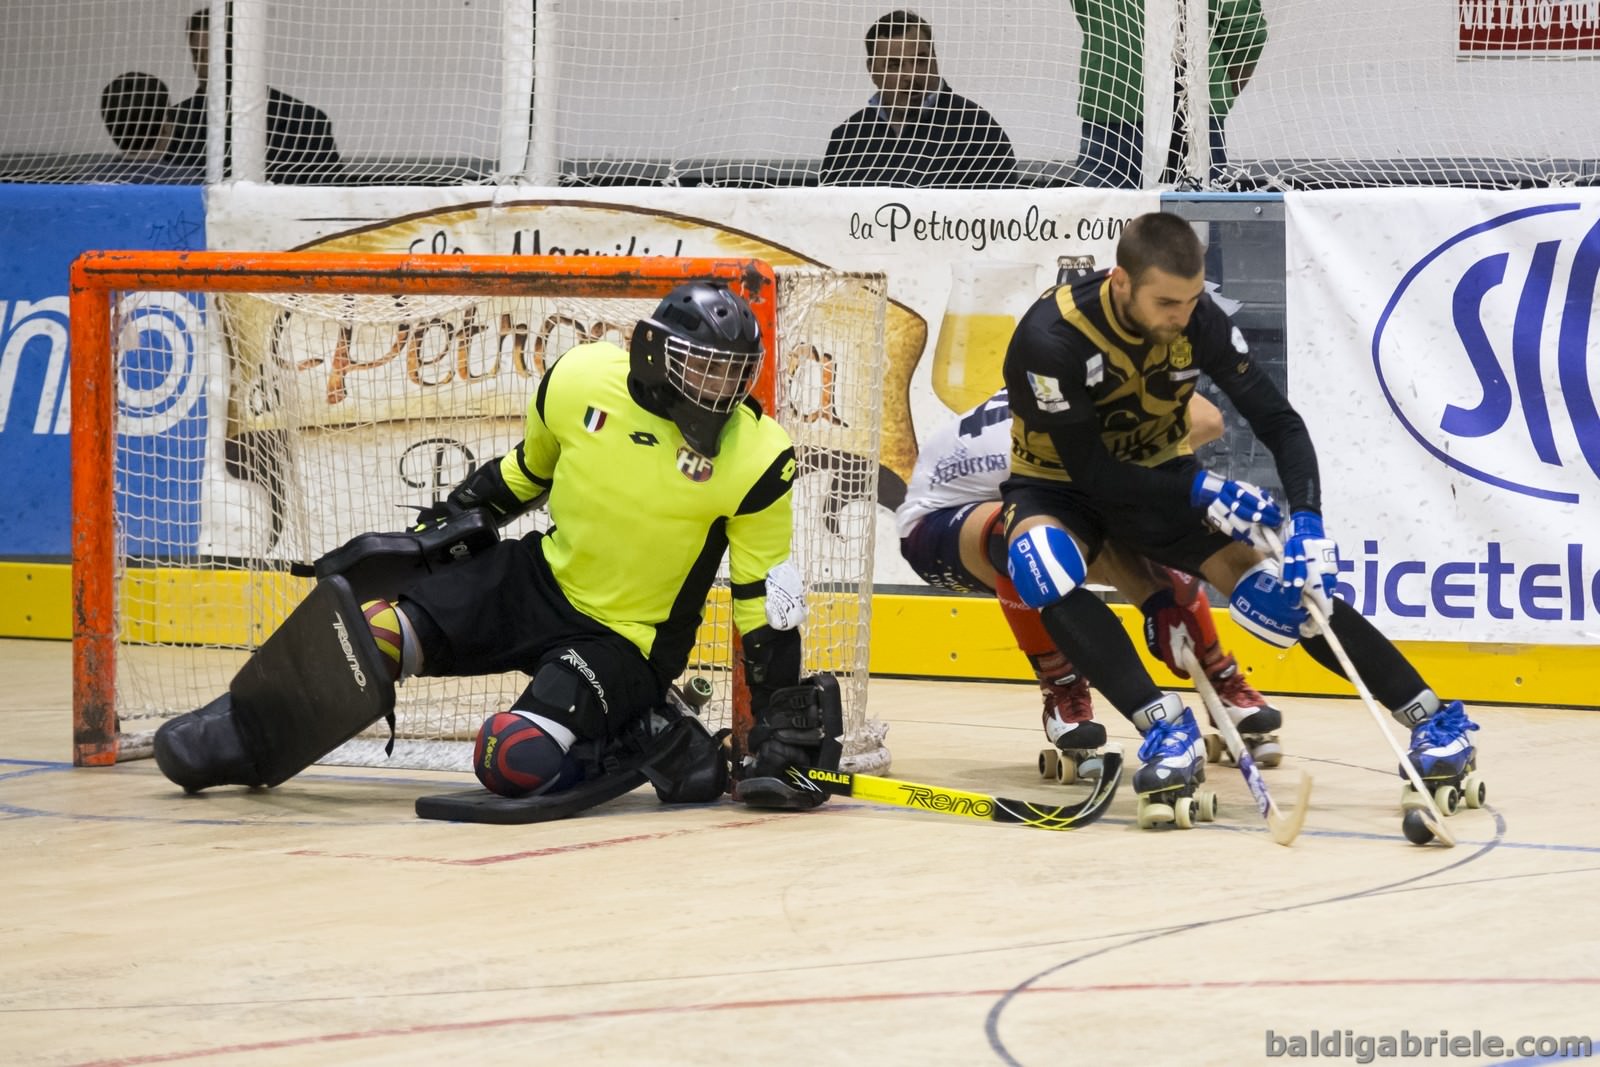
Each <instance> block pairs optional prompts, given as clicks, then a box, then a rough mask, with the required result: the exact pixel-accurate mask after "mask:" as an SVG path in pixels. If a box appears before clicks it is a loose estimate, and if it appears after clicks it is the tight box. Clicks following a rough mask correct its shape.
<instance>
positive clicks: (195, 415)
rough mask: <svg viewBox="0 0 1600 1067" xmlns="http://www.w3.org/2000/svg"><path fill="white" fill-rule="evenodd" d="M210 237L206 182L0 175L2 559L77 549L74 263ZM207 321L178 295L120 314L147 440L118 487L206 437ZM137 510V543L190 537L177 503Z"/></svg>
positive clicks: (137, 423)
mask: <svg viewBox="0 0 1600 1067" xmlns="http://www.w3.org/2000/svg"><path fill="white" fill-rule="evenodd" d="M204 247H205V214H204V206H203V202H202V194H201V190H200V189H199V188H198V187H179V186H132V185H78V186H64V185H0V478H3V479H4V481H3V483H0V493H3V496H4V499H5V501H6V506H5V507H3V508H0V556H9V557H41V556H42V557H65V556H67V555H69V554H70V553H71V515H70V508H69V499H68V498H69V496H70V494H69V492H68V487H69V484H70V480H69V473H70V471H71V453H70V449H69V446H68V441H69V434H70V433H71V431H72V420H71V398H70V391H69V387H68V377H69V372H68V366H69V353H68V346H67V332H68V331H67V268H68V267H69V266H70V265H71V263H72V261H73V260H74V259H76V258H77V256H78V255H79V254H80V253H82V252H84V251H87V250H89V249H95V248H154V249H197V248H204ZM199 325H200V312H199V309H198V308H196V307H195V306H194V305H193V304H191V303H190V302H189V301H188V300H187V299H185V298H183V297H182V296H180V295H178V294H169V295H167V296H165V297H163V298H160V299H157V300H155V301H153V302H151V303H150V304H149V305H147V306H146V307H145V308H142V309H141V310H140V312H139V314H138V315H137V316H131V315H130V316H129V318H128V319H127V320H125V322H124V328H125V329H126V330H128V331H132V334H131V335H137V340H136V341H135V342H134V343H132V344H131V345H130V346H129V347H130V350H132V351H133V352H134V353H136V354H135V355H134V356H132V357H131V359H130V361H129V362H128V363H127V364H126V365H125V366H124V367H123V368H121V372H122V373H121V374H120V376H119V379H118V390H117V399H118V403H119V404H122V405H123V406H124V411H125V414H128V415H131V416H132V417H133V422H132V423H131V425H132V426H134V427H135V428H136V429H137V431H138V433H139V434H140V435H141V437H143V438H145V440H144V441H143V443H142V446H141V447H140V448H139V449H137V450H136V451H137V454H138V460H137V463H136V464H135V465H134V467H133V468H132V469H131V472H130V478H129V480H128V481H127V482H126V483H125V484H122V485H119V487H118V490H119V492H122V493H124V494H125V495H126V494H131V495H132V496H134V497H137V496H138V495H139V494H140V484H139V483H140V480H141V479H145V478H151V477H162V476H163V474H164V473H165V472H166V464H167V463H169V462H181V461H182V460H179V459H177V457H180V456H184V455H189V456H193V455H194V450H193V448H192V447H187V446H185V445H184V444H183V443H182V442H184V441H190V442H192V441H194V440H197V439H198V438H199V437H200V436H202V435H203V434H204V425H203V424H204V420H205V406H204V404H205V401H204V397H203V392H204V390H205V388H206V377H207V376H206V369H205V367H204V366H203V365H202V364H203V346H201V345H199V344H197V343H196V338H198V337H199V336H200V330H199ZM131 335H130V336H131ZM193 461H194V460H190V462H193ZM196 508H198V500H195V501H191V509H196ZM128 510H129V513H130V514H132V515H134V516H135V518H134V520H133V522H131V523H130V529H129V536H130V537H132V538H134V539H135V540H136V541H137V542H138V544H136V545H135V546H134V548H135V550H136V551H143V550H146V549H147V548H149V547H150V546H151V545H152V544H153V543H154V542H157V541H167V540H171V539H172V538H173V537H174V536H181V535H178V534H176V533H175V529H176V527H174V526H171V525H168V524H171V523H177V524H178V525H184V524H183V523H182V522H181V520H179V519H178V518H177V516H175V515H173V514H170V513H169V514H165V515H162V516H159V517H155V516H142V515H141V514H140V509H139V507H138V505H137V503H136V502H134V503H132V504H131V506H130V507H129V509H128ZM188 525H189V527H190V528H192V525H193V524H192V523H190V524H188ZM158 526H159V527H160V528H159V529H158V528H157V527H158Z"/></svg>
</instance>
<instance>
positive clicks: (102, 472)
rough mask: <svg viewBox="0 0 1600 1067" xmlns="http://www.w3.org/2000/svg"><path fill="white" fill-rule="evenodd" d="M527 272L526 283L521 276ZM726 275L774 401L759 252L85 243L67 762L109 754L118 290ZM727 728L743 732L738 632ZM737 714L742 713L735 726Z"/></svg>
mask: <svg viewBox="0 0 1600 1067" xmlns="http://www.w3.org/2000/svg"><path fill="white" fill-rule="evenodd" d="M534 278H537V282H536V283H534V282H533V281H532V279H534ZM694 280H708V281H712V280H714V281H723V282H726V283H727V284H728V286H729V287H730V288H731V289H733V290H735V291H736V292H738V293H740V294H741V295H743V296H744V298H745V299H746V300H748V301H749V303H750V307H751V309H752V310H753V311H754V312H755V315H756V320H757V322H758V323H759V324H760V326H761V331H762V335H763V341H764V347H765V348H766V358H765V359H764V360H763V361H762V365H761V371H760V373H759V375H758V377H757V382H756V387H755V395H756V397H757V398H758V399H759V400H761V402H762V404H763V406H765V407H766V409H767V410H768V411H771V410H773V400H774V389H775V383H776V374H777V371H776V368H777V357H776V351H777V306H778V293H777V278H776V275H775V274H774V273H773V270H772V267H771V266H770V265H769V264H768V263H766V262H765V261H763V260H759V259H735V258H669V257H654V256H651V257H638V256H488V255H459V256H447V255H378V254H371V255H367V254H348V253H330V252H219V251H207V252H152V251H98V252H86V253H84V254H83V255H81V256H79V257H78V259H77V260H76V261H75V262H74V263H73V264H72V269H71V286H70V295H69V302H70V315H71V326H70V329H71V346H72V347H71V352H72V471H73V474H72V569H73V600H72V701H73V747H72V761H73V763H74V764H76V765H78V766H106V765H110V764H113V763H115V762H116V761H117V755H118V745H119V740H118V739H119V731H118V724H117V712H116V644H117V625H118V623H117V617H116V584H115V581H116V579H115V566H116V560H115V552H116V515H115V495H114V490H113V479H112V471H113V470H114V463H115V456H116V396H117V376H118V369H117V367H116V365H115V362H114V354H113V351H112V334H111V326H112V319H113V313H114V310H113V309H114V298H115V294H116V293H118V292H120V291H147V292H149V291H155V292H196V291H198V292H213V293H229V292H275V293H309V292H326V293H359V294H380V295H384V294H403V293H411V294H416V293H425V294H436V295H483V296H520V295H530V294H533V293H537V294H541V295H553V296H562V295H572V296H586V297H634V298H646V299H647V298H651V297H657V298H659V297H662V296H665V295H666V294H667V293H668V292H669V291H670V290H671V289H672V288H673V287H674V286H677V285H679V284H682V283H683V282H686V281H694ZM733 645H734V647H733V649H732V651H731V655H732V657H733V670H734V686H733V692H734V694H735V700H734V716H735V733H736V735H738V736H741V737H742V736H743V729H742V728H741V727H743V728H747V727H748V718H747V717H748V703H747V698H746V697H744V695H743V677H742V664H741V662H740V657H739V655H738V641H737V639H735V640H734V642H733ZM741 717H744V718H745V721H744V722H743V723H741V722H740V719H741Z"/></svg>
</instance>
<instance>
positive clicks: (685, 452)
mask: <svg viewBox="0 0 1600 1067" xmlns="http://www.w3.org/2000/svg"><path fill="white" fill-rule="evenodd" d="M678 469H679V470H680V471H682V472H683V476H684V477H685V478H687V479H689V480H690V481H691V482H703V481H706V480H707V479H709V478H710V477H711V471H712V469H713V465H712V462H711V460H709V459H707V458H706V457H705V456H702V455H701V454H700V453H698V452H696V451H695V450H694V449H692V448H690V447H689V446H688V445H684V446H683V447H682V448H680V449H678Z"/></svg>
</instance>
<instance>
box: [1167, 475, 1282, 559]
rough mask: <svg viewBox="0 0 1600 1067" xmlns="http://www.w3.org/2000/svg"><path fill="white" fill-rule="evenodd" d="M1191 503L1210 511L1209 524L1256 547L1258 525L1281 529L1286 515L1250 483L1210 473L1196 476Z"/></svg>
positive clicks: (1207, 519) (1269, 497) (1270, 497)
mask: <svg viewBox="0 0 1600 1067" xmlns="http://www.w3.org/2000/svg"><path fill="white" fill-rule="evenodd" d="M1189 503H1190V504H1193V505H1194V506H1195V507H1197V508H1205V509H1206V521H1207V522H1209V523H1211V525H1212V526H1215V527H1216V528H1217V529H1218V530H1221V531H1222V532H1223V533H1225V534H1227V535H1228V536H1229V537H1231V538H1233V539H1234V540H1235V541H1243V542H1244V543H1245V544H1254V543H1255V541H1254V539H1253V533H1254V530H1255V528H1256V527H1257V526H1271V527H1274V528H1276V527H1278V526H1280V525H1282V523H1283V513H1282V512H1281V511H1279V510H1278V505H1277V502H1276V501H1274V500H1273V499H1272V494H1271V493H1269V492H1267V491H1266V490H1265V489H1261V488H1258V487H1257V486H1254V485H1251V484H1250V483H1249V482H1233V481H1227V480H1225V479H1223V478H1222V477H1220V476H1218V475H1215V474H1212V473H1211V472H1210V471H1201V472H1200V473H1199V474H1196V475H1195V476H1194V484H1193V485H1191V486H1190V487H1189Z"/></svg>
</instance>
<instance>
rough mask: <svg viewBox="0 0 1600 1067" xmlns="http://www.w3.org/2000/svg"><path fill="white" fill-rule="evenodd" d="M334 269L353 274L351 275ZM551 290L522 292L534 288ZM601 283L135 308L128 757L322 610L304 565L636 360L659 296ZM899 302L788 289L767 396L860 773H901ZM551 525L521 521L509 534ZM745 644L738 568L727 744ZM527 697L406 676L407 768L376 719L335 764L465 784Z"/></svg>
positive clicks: (119, 545)
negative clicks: (784, 436)
mask: <svg viewBox="0 0 1600 1067" xmlns="http://www.w3.org/2000/svg"><path fill="white" fill-rule="evenodd" d="M256 258H258V259H261V260H262V261H270V258H271V257H256ZM323 258H325V259H326V260H327V261H328V264H329V268H330V272H331V273H337V267H338V262H339V257H337V256H328V257H323ZM396 258H399V257H396ZM539 281H540V279H539V277H538V275H537V274H531V275H528V276H527V291H528V292H530V293H534V294H537V292H538V290H539ZM592 281H593V282H594V287H593V288H594V295H585V294H583V293H582V292H580V293H579V295H560V296H540V295H528V296H522V295H518V296H508V295H483V294H471V293H464V294H439V293H437V292H430V291H429V289H430V288H433V287H431V286H427V285H422V284H419V285H418V286H417V288H416V291H414V292H402V293H399V294H385V295H371V294H368V295H362V294H356V293H349V292H340V291H337V285H338V283H337V282H335V283H333V285H334V291H321V292H271V291H261V292H228V293H223V294H218V293H206V292H201V291H197V292H169V291H130V290H123V291H120V292H118V293H116V294H115V296H114V299H113V301H112V305H111V307H112V313H111V314H112V322H111V326H112V329H111V332H110V337H111V342H112V344H111V347H112V353H111V360H112V362H111V365H112V366H114V367H115V368H116V383H115V387H116V393H117V404H116V423H115V433H116V443H115V451H114V457H115V458H114V468H115V469H114V471H113V483H114V504H115V525H116V536H115V560H114V564H113V566H114V571H115V590H116V620H115V627H116V643H115V661H116V662H115V679H116V682H115V717H116V728H117V732H118V734H119V747H120V753H119V754H120V755H121V756H123V757H127V756H131V755H139V754H144V752H145V749H146V748H147V745H148V735H149V734H150V733H152V732H153V730H154V729H155V727H156V726H158V725H159V724H160V722H161V721H162V720H163V719H165V718H169V717H171V716H173V715H177V714H181V713H183V712H186V711H190V710H193V709H195V708H198V707H200V706H202V705H204V704H206V703H208V702H209V701H210V700H212V699H213V698H215V697H216V696H217V695H219V694H221V693H222V692H225V691H226V689H227V687H228V683H229V681H230V680H231V678H232V676H233V674H234V672H236V671H237V670H238V668H239V666H240V665H241V664H242V663H243V661H244V659H245V658H246V657H248V656H249V655H250V653H251V651H252V650H253V649H255V648H256V647H258V646H259V644H260V643H261V641H262V640H264V639H265V637H266V636H267V635H268V634H270V633H271V632H272V631H273V629H274V628H275V627H276V626H277V625H278V624H279V623H280V622H281V621H282V619H283V618H284V617H286V616H287V614H288V613H289V611H291V610H292V609H293V607H294V606H295V605H296V604H297V603H298V602H299V601H300V599H301V598H302V597H303V596H304V594H305V592H306V591H307V590H308V588H309V584H310V583H309V580H308V579H305V578H299V577H295V576H294V575H293V574H292V573H290V570H291V567H293V566H294V565H295V564H305V563H308V562H310V561H314V560H315V559H316V558H317V557H319V556H320V555H322V554H323V553H325V552H327V551H329V550H330V549H332V548H334V547H337V546H338V545H340V544H342V543H344V542H345V541H347V540H348V539H349V538H351V537H353V536H355V535H356V534H359V533H362V532H366V531H383V530H397V529H404V528H406V527H407V525H408V521H407V516H409V515H411V514H412V513H413V512H412V511H411V510H409V509H413V508H416V507H420V506H426V505H428V504H431V503H433V502H435V501H436V500H438V499H440V498H442V497H443V496H444V495H445V494H446V493H448V492H449V491H450V489H451V488H452V487H453V486H454V485H455V484H456V483H457V482H459V481H460V480H461V479H462V478H464V477H465V476H466V474H467V473H469V472H470V471H471V470H472V469H473V468H475V467H476V466H478V465H479V464H481V463H482V462H484V461H485V460H487V459H490V458H492V457H494V456H497V455H500V454H502V453H504V452H505V451H507V450H509V449H510V448H511V447H513V446H514V445H515V444H516V443H517V442H518V441H519V440H520V439H521V436H522V420H523V413H524V411H525V410H526V407H527V403H528V400H529V398H530V397H531V396H532V394H533V391H534V390H535V389H536V388H537V385H538V381H539V378H540V376H541V375H542V374H543V373H544V371H545V369H546V368H547V367H548V366H549V365H550V363H551V362H552V361H554V360H555V359H557V358H559V357H560V355H561V354H562V353H563V352H565V351H566V350H567V349H568V348H570V347H572V346H573V345H574V344H577V343H580V342H584V341H592V340H599V339H608V340H611V341H614V342H616V343H617V344H620V345H622V346H624V347H626V345H627V342H628V337H629V335H630V333H631V330H632V327H633V324H634V322H635V321H637V320H638V319H640V318H642V317H644V316H647V315H648V314H650V313H651V312H652V311H653V309H654V307H655V304H656V299H657V298H655V297H648V298H643V297H641V298H633V297H628V298H617V297H610V296H606V295H603V294H605V293H606V292H607V280H606V279H605V278H603V277H599V276H596V277H594V278H593V279H592ZM580 288H581V286H580ZM612 291H615V290H612ZM885 299H886V294H885V284H884V279H883V277H882V276H881V275H873V274H850V273H843V272H832V271H826V270H821V269H801V268H791V269H783V270H781V271H779V272H778V284H777V344H776V357H777V358H776V362H777V372H778V373H777V375H776V386H775V389H774V395H773V396H772V397H770V398H769V400H768V404H769V409H771V410H773V411H774V414H775V415H776V417H777V418H778V419H779V421H780V422H781V423H782V424H783V425H784V426H785V427H786V428H787V429H788V431H789V433H790V436H791V437H792V438H793V439H794V442H795V447H796V456H797V476H796V480H795V489H794V496H795V539H794V558H795V562H796V564H797V565H798V567H799V568H800V571H801V573H802V575H803V576H804V579H805V583H806V588H807V598H808V604H809V618H808V621H807V623H806V625H805V628H804V631H803V636H804V645H805V650H806V659H805V665H806V668H807V670H808V671H824V670H825V671H831V672H833V673H834V674H836V675H837V676H838V677H839V680H840V685H841V687H842V689H843V691H844V698H845V710H846V717H847V738H846V751H847V757H848V758H849V759H850V760H851V763H852V765H853V766H855V767H856V768H857V769H873V768H877V767H882V766H884V765H886V763H887V758H888V755H887V750H886V749H885V747H884V744H883V735H884V727H883V726H882V724H880V723H876V722H872V721H870V720H869V719H868V717H867V715H866V696H867V690H866V681H867V639H868V633H869V629H870V607H871V601H870V592H871V575H872V555H873V544H874V522H875V516H876V508H875V506H874V500H875V496H876V489H877V477H878V450H879V433H880V430H879V423H880V421H881V415H880V412H879V406H878V402H877V399H876V383H877V381H878V380H879V378H880V377H881V375H882V372H883V330H884V314H885V306H886V305H885ZM77 355H78V356H79V357H80V358H81V357H82V356H83V355H84V354H83V353H77ZM74 388H75V389H76V388H77V385H76V384H75V386H74ZM82 466H84V464H82V463H75V469H76V468H78V467H82ZM79 477H85V478H98V477H101V474H100V472H99V471H96V470H93V469H88V470H83V471H80V472H79ZM617 491H622V492H626V491H627V490H626V487H617ZM648 506H649V502H648V501H640V507H641V509H647V508H648ZM541 521H543V516H542V513H540V514H535V515H532V516H529V517H525V518H523V519H521V520H518V521H517V522H516V523H515V524H513V525H512V526H509V527H507V528H506V529H505V530H504V531H503V536H508V537H509V536H516V535H518V534H521V533H523V532H526V531H527V530H528V529H530V528H533V527H534V526H536V525H538V524H539V523H540V522H541ZM734 640H735V639H734V634H733V629H732V623H731V611H730V607H729V600H728V590H727V572H726V561H724V563H723V568H722V571H721V574H720V576H719V579H718V582H717V584H716V586H715V587H714V588H713V590H712V593H711V597H710V600H709V601H708V603H707V605H706V609H705V617H704V624H703V626H702V629H701V632H700V634H699V637H698V640H697V644H696V647H695V650H694V653H693V657H692V660H691V664H690V667H689V670H688V675H687V676H686V678H687V677H688V676H702V677H704V678H705V679H706V680H708V681H710V682H711V683H712V685H713V689H714V694H715V695H714V698H713V700H712V702H711V704H710V705H709V706H708V707H706V708H705V709H703V710H702V715H703V716H704V717H705V718H706V719H707V721H708V724H709V725H711V726H712V727H713V728H717V727H719V726H722V725H729V724H730V718H731V715H732V710H733V708H734V706H735V704H736V703H737V701H738V699H739V690H738V689H737V687H736V684H735V677H734V674H733V668H732V664H731V661H730V650H731V647H732V646H733V644H734ZM526 684H527V679H526V677H524V676H523V675H520V674H512V675H506V676H498V677H489V678H414V679H408V680H407V681H405V682H404V683H403V684H401V685H400V686H399V688H398V690H397V694H398V705H397V708H396V718H397V727H396V738H397V741H396V745H395V750H394V756H393V758H392V759H386V757H385V755H384V748H385V746H386V744H387V742H388V740H389V732H388V728H387V726H386V725H385V724H384V723H383V722H381V721H380V722H378V723H377V724H375V725H374V727H373V728H372V729H370V730H369V731H367V733H366V734H363V735H362V736H360V737H358V738H357V739H356V740H355V741H353V742H351V743H350V744H348V745H347V746H345V747H344V748H343V749H340V750H339V751H337V752H336V753H334V754H333V755H332V756H330V757H329V758H328V760H326V761H325V762H334V763H384V764H386V765H389V766H409V767H431V768H439V769H458V768H459V769H465V768H466V767H467V766H469V764H470V756H469V755H468V753H467V749H468V747H469V745H470V742H471V740H472V738H473V737H474V736H475V734H476V731H477V728H478V726H479V724H480V723H481V722H482V720H483V718H484V717H485V716H486V715H488V714H490V713H492V712H494V711H496V710H503V709H504V708H505V707H507V706H509V704H510V703H511V701H512V700H514V699H515V698H516V696H517V695H518V694H519V693H520V692H521V691H522V689H523V688H524V687H525V686H526ZM80 728H81V723H80Z"/></svg>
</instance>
